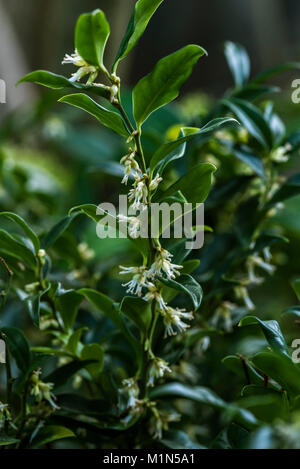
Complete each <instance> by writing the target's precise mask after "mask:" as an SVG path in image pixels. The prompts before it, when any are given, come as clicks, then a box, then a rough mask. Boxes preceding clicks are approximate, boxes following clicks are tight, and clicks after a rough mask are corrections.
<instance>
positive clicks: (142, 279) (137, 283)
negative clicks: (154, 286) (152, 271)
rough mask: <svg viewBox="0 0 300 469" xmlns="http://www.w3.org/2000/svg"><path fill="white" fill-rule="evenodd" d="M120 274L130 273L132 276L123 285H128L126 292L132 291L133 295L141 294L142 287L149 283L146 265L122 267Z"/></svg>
mask: <svg viewBox="0 0 300 469" xmlns="http://www.w3.org/2000/svg"><path fill="white" fill-rule="evenodd" d="M120 269H121V270H122V271H121V272H120V275H128V274H132V275H133V278H132V280H130V282H127V283H124V284H123V287H128V289H127V293H132V294H133V295H137V296H142V289H143V288H147V287H148V285H149V283H150V282H149V281H148V277H149V271H148V270H147V268H146V267H143V266H141V267H122V266H120Z"/></svg>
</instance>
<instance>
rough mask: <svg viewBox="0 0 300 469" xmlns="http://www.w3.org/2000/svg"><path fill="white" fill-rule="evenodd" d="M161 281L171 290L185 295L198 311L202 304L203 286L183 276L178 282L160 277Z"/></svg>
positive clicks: (189, 277) (187, 276)
mask: <svg viewBox="0 0 300 469" xmlns="http://www.w3.org/2000/svg"><path fill="white" fill-rule="evenodd" d="M159 280H160V281H161V282H162V283H163V284H164V285H166V286H167V287H169V288H173V289H174V290H177V291H181V292H183V293H185V294H186V295H187V296H188V297H189V298H190V299H191V300H192V303H193V308H194V310H197V309H198V308H199V307H200V305H201V302H202V297H203V290H202V287H201V285H199V283H198V282H197V281H196V280H195V279H194V278H193V277H192V276H191V275H187V274H182V275H180V277H178V278H177V279H176V280H169V279H165V278H162V277H160V278H159Z"/></svg>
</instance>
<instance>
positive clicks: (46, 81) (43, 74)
mask: <svg viewBox="0 0 300 469" xmlns="http://www.w3.org/2000/svg"><path fill="white" fill-rule="evenodd" d="M20 83H36V84H37V85H42V86H45V87H46V88H51V89H52V90H63V89H70V90H78V91H89V92H91V93H94V94H97V95H98V96H102V97H103V98H106V99H110V91H109V90H108V89H106V88H104V87H101V86H92V85H84V84H82V83H78V82H72V81H70V80H68V78H66V77H64V76H63V75H56V74H55V73H51V72H47V71H45V70H37V71H35V72H32V73H29V74H28V75H26V76H25V77H23V78H22V79H21V80H20V81H19V82H18V84H20Z"/></svg>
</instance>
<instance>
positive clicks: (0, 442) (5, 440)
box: [0, 435, 21, 446]
mask: <svg viewBox="0 0 300 469" xmlns="http://www.w3.org/2000/svg"><path fill="white" fill-rule="evenodd" d="M20 441H21V440H17V439H16V438H11V437H9V436H4V435H0V446H9V445H15V444H16V443H19V442H20Z"/></svg>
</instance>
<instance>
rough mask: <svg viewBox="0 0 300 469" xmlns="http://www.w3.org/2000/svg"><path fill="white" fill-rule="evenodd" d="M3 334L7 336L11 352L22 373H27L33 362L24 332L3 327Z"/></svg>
mask: <svg viewBox="0 0 300 469" xmlns="http://www.w3.org/2000/svg"><path fill="white" fill-rule="evenodd" d="M1 332H2V333H3V334H4V335H5V336H6V342H7V345H8V349H9V352H10V354H11V355H12V357H13V358H14V359H15V360H16V364H17V367H18V368H19V370H20V371H22V373H27V371H28V369H29V367H30V362H31V352H30V347H29V343H28V341H27V339H26V337H25V336H24V334H23V332H22V331H20V329H17V328H15V327H2V328H1Z"/></svg>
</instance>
